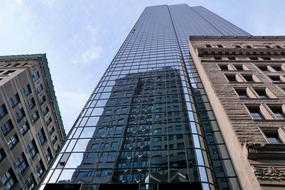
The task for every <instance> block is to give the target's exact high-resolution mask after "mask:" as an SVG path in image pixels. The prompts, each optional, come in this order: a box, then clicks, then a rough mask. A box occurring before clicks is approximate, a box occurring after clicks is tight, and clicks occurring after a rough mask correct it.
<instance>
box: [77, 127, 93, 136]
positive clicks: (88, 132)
mask: <svg viewBox="0 0 285 190" xmlns="http://www.w3.org/2000/svg"><path fill="white" fill-rule="evenodd" d="M95 129H96V127H85V128H84V129H83V131H82V133H81V135H80V138H91V137H92V136H93V135H94V132H95Z"/></svg>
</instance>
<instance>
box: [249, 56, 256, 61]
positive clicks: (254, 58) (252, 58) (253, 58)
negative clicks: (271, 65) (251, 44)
mask: <svg viewBox="0 0 285 190" xmlns="http://www.w3.org/2000/svg"><path fill="white" fill-rule="evenodd" d="M249 59H250V60H254V61H257V60H258V58H257V57H249Z"/></svg>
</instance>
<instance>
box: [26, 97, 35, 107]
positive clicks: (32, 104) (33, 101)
mask: <svg viewBox="0 0 285 190" xmlns="http://www.w3.org/2000/svg"><path fill="white" fill-rule="evenodd" d="M35 105H36V104H35V100H34V98H31V99H29V100H28V101H27V106H28V108H29V109H33V108H34V107H35Z"/></svg>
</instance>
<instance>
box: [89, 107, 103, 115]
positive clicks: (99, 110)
mask: <svg viewBox="0 0 285 190" xmlns="http://www.w3.org/2000/svg"><path fill="white" fill-rule="evenodd" d="M103 111H104V108H95V109H93V111H92V114H91V116H95V115H101V114H102V113H103Z"/></svg>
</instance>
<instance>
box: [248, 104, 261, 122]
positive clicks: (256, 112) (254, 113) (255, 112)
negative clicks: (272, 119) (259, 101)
mask: <svg viewBox="0 0 285 190" xmlns="http://www.w3.org/2000/svg"><path fill="white" fill-rule="evenodd" d="M247 109H248V111H249V112H250V115H251V117H252V119H253V120H263V119H264V118H263V116H262V114H261V112H260V109H259V106H250V107H247Z"/></svg>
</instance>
